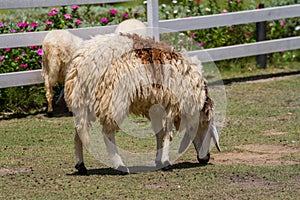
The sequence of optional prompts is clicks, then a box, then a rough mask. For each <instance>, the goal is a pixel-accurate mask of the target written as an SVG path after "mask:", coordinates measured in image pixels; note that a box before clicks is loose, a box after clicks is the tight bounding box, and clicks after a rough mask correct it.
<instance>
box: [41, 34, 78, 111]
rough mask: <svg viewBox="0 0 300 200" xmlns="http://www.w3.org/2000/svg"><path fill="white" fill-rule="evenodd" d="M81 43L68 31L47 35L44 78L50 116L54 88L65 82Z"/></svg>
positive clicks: (44, 44)
mask: <svg viewBox="0 0 300 200" xmlns="http://www.w3.org/2000/svg"><path fill="white" fill-rule="evenodd" d="M81 42H82V39H81V38H79V37H77V36H75V35H73V34H71V33H70V32H69V31H66V30H53V31H51V32H49V33H48V34H47V35H46V37H45V39H44V41H43V44H42V48H43V56H42V61H43V66H42V76H43V78H44V81H45V88H46V99H47V102H48V110H47V114H48V116H52V114H53V113H52V112H53V108H52V99H53V87H54V86H55V84H56V83H57V82H60V83H64V82H65V77H66V73H67V71H68V69H67V63H68V62H70V60H71V58H72V55H73V53H74V52H75V51H76V50H77V49H78V48H79V46H80V44H81Z"/></svg>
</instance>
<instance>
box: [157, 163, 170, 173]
mask: <svg viewBox="0 0 300 200" xmlns="http://www.w3.org/2000/svg"><path fill="white" fill-rule="evenodd" d="M156 167H157V168H158V169H161V170H162V171H173V168H172V165H171V163H170V162H169V161H165V162H164V163H162V162H157V163H156Z"/></svg>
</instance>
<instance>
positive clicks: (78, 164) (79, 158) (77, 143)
mask: <svg viewBox="0 0 300 200" xmlns="http://www.w3.org/2000/svg"><path fill="white" fill-rule="evenodd" d="M74 147H75V149H74V150H75V168H76V169H77V170H78V172H77V174H78V175H87V169H86V167H85V166H84V163H83V148H82V142H81V139H80V137H79V135H78V133H77V131H76V132H75V137H74Z"/></svg>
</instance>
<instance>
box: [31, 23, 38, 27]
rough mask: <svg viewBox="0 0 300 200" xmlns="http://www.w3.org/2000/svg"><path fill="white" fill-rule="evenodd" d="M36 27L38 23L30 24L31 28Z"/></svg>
mask: <svg viewBox="0 0 300 200" xmlns="http://www.w3.org/2000/svg"><path fill="white" fill-rule="evenodd" d="M37 25H38V22H33V23H32V24H30V26H31V28H35V27H36V26H37Z"/></svg>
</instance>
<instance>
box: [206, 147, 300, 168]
mask: <svg viewBox="0 0 300 200" xmlns="http://www.w3.org/2000/svg"><path fill="white" fill-rule="evenodd" d="M235 149H236V150H235V151H233V152H227V153H218V154H215V155H214V156H213V158H212V161H211V163H212V164H221V165H232V164H246V165H251V166H278V165H295V164H300V163H299V162H296V161H291V160H289V159H288V157H289V156H291V155H293V156H300V149H298V148H294V147H289V146H281V145H268V144H263V145H261V144H249V145H242V146H236V147H235Z"/></svg>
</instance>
